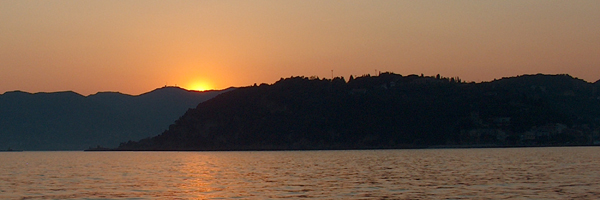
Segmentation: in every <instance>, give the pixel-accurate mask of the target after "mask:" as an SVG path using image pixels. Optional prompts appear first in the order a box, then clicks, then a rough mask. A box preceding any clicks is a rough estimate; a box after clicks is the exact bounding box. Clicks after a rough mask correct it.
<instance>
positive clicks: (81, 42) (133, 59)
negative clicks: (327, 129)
mask: <svg viewBox="0 0 600 200" xmlns="http://www.w3.org/2000/svg"><path fill="white" fill-rule="evenodd" d="M599 11H600V1H598V0H568V1H564V0H557V1H554V0H503V1H496V0H494V1H487V0H469V1H460V0H456V1H446V0H437V1H428V0H419V1H413V0H407V1H401V0H392V1H376V0H365V1H351V0H344V1H323V0H315V1H306V0H302V1H300V0H298V1H292V0H290V1H276V0H272V1H253V0H244V1H226V0H217V1H195V0H194V1H163V0H127V1H123V0H98V1H91V0H81V1H70V0H69V1H61V0H53V1H37V0H35V1H28V0H14V1H13V0H1V1H0V94H1V93H4V92H5V91H12V90H23V91H28V92H52V91H64V90H73V91H75V92H78V93H81V94H84V95H88V94H93V93H96V92H98V91H120V92H123V93H127V94H140V93H143V92H147V91H150V90H152V89H154V88H158V87H162V86H164V85H177V86H181V87H184V88H188V89H195V87H198V88H200V87H202V88H215V89H223V88H227V87H230V86H247V85H252V84H254V83H259V84H260V83H273V82H275V81H277V80H279V78H281V77H289V76H313V75H314V76H319V77H330V76H331V70H334V75H335V76H344V77H346V78H348V76H350V75H363V74H368V73H370V74H373V73H375V70H379V71H391V72H395V73H399V74H403V75H408V74H421V73H423V74H425V75H436V74H441V75H442V76H459V77H461V78H462V79H463V80H467V81H477V82H479V81H489V80H492V79H494V78H501V77H505V76H515V75H520V74H531V73H549V74H556V73H568V74H571V75H572V76H575V77H579V78H582V79H585V80H587V81H590V82H594V81H596V80H598V79H600V36H599V35H600V12H599ZM193 85H200V86H193ZM192 87H194V88H192Z"/></svg>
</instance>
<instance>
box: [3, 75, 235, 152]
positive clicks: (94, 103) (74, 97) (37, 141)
mask: <svg viewBox="0 0 600 200" xmlns="http://www.w3.org/2000/svg"><path fill="white" fill-rule="evenodd" d="M222 92H223V91H209V92H195V91H187V90H184V89H181V88H177V87H164V88H159V89H156V90H154V91H152V92H148V93H145V94H142V95H137V96H131V95H126V94H121V93H117V92H100V93H97V94H93V95H90V96H87V97H86V96H82V95H80V94H77V93H74V92H54V93H35V94H31V93H26V92H20V91H14V92H6V93H4V94H2V95H0V149H7V148H12V149H18V150H83V149H87V148H89V147H90V146H96V145H102V146H107V147H115V146H117V145H118V144H119V142H122V141H124V140H125V141H126V140H138V139H141V138H146V137H149V136H152V135H155V134H156V133H157V132H161V131H163V130H165V129H166V128H167V127H168V125H169V124H171V123H173V121H175V120H176V119H177V118H178V117H179V116H181V115H182V114H183V113H185V111H186V110H187V109H189V108H193V107H195V106H196V105H198V103H200V102H203V101H205V100H208V99H210V98H212V97H214V96H216V95H218V94H220V93H222Z"/></svg>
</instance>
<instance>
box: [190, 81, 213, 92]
mask: <svg viewBox="0 0 600 200" xmlns="http://www.w3.org/2000/svg"><path fill="white" fill-rule="evenodd" d="M187 88H188V89H189V90H196V91H205V90H212V89H213V88H212V87H211V86H210V85H209V84H208V83H206V82H202V81H194V82H191V83H190V84H189V86H188V87H187Z"/></svg>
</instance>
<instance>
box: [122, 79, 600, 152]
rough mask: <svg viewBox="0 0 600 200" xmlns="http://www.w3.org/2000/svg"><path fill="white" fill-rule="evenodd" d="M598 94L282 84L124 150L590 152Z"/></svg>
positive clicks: (589, 88)
mask: <svg viewBox="0 0 600 200" xmlns="http://www.w3.org/2000/svg"><path fill="white" fill-rule="evenodd" d="M597 88H598V85H597V84H592V83H588V82H585V81H583V80H580V79H576V78H573V77H571V76H569V75H542V74H537V75H523V76H518V77H510V78H502V79H500V80H495V81H492V82H484V83H466V82H464V81H462V80H461V79H460V78H458V77H450V78H447V77H442V76H440V75H436V76H435V77H431V76H423V75H421V76H418V75H408V76H402V75H399V74H394V73H389V72H385V73H380V74H379V75H378V76H370V75H363V76H359V77H354V76H351V77H350V78H349V80H348V82H346V81H345V80H344V79H343V78H340V77H337V78H333V79H319V78H318V77H310V78H307V77H290V78H285V79H284V78H282V79H280V80H279V81H277V82H275V83H274V84H261V85H260V86H250V87H244V88H239V89H237V90H235V91H231V92H228V93H224V94H221V95H219V96H217V97H215V98H213V99H211V100H208V101H206V102H203V103H201V104H199V105H198V106H197V107H196V108H195V109H190V110H188V111H187V112H186V113H185V114H184V115H183V116H182V117H180V118H179V119H178V120H177V121H175V123H174V124H172V125H171V126H169V129H168V130H166V131H165V132H163V133H162V134H160V135H158V136H155V137H152V138H146V139H143V140H140V141H137V142H134V141H129V142H125V143H122V144H121V145H120V146H119V147H118V148H117V149H116V150H291V149H368V148H421V147H427V146H444V145H450V146H528V145H575V144H577V145H589V144H593V143H594V142H595V141H598V136H597V135H598V127H599V125H600V124H599V121H600V97H598V94H597V92H595V91H596V90H597Z"/></svg>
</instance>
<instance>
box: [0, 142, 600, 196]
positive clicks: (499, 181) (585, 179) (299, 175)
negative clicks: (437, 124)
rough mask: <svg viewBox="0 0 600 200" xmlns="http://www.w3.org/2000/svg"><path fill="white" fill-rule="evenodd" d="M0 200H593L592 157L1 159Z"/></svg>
mask: <svg viewBox="0 0 600 200" xmlns="http://www.w3.org/2000/svg"><path fill="white" fill-rule="evenodd" d="M0 162H1V163H0V199H283V198H292V199H299V198H300V199H600V148H599V147H564V148H511V149H427V150H365V151H275V152H2V153H0Z"/></svg>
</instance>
